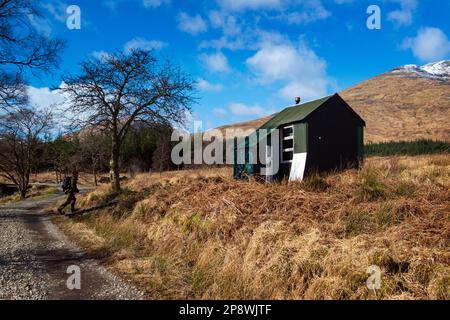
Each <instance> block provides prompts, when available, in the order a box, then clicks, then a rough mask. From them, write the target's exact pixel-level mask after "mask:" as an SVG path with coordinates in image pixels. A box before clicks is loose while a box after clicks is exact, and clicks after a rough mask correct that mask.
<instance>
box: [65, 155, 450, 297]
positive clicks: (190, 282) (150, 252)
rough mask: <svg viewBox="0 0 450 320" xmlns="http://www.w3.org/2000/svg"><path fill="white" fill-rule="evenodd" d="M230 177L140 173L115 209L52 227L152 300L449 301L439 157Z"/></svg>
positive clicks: (444, 178)
mask: <svg viewBox="0 0 450 320" xmlns="http://www.w3.org/2000/svg"><path fill="white" fill-rule="evenodd" d="M230 175H231V173H230V172H229V169H226V168H223V169H211V170H204V171H184V172H172V173H164V174H162V175H159V174H152V175H148V174H142V175H139V176H137V177H136V178H135V179H133V180H130V181H129V182H128V183H127V185H126V190H125V191H124V192H123V193H122V194H121V195H119V196H118V198H119V199H120V200H121V201H120V205H118V206H117V207H115V208H113V209H105V210H103V211H100V212H96V213H93V214H90V215H87V216H84V217H79V218H76V219H73V220H69V219H64V218H59V217H58V223H59V225H60V226H61V228H62V229H63V230H64V231H65V232H66V233H67V234H68V235H69V236H71V237H72V238H73V239H75V240H76V241H77V242H78V243H79V244H80V245H81V246H83V247H84V248H86V250H88V252H89V253H90V254H91V255H93V256H95V257H99V258H101V259H103V261H104V263H105V264H106V265H108V266H109V267H110V268H111V269H113V270H114V271H115V272H118V273H120V274H122V275H123V276H124V277H126V278H128V279H130V280H131V281H133V282H135V283H136V284H137V285H138V286H139V287H140V288H142V289H143V290H144V291H145V292H146V293H147V294H148V297H150V298H162V299H178V298H188V299H191V298H196V299H203V298H213V299H254V298H258V299H303V298H306V299H450V295H449V292H450V267H449V266H450V255H449V251H448V243H449V242H448V241H449V237H450V221H449V213H450V190H449V187H450V179H449V178H450V158H449V157H448V155H433V156H419V157H386V158H376V157H375V158H370V159H368V160H367V162H366V164H365V166H364V168H363V169H362V170H360V171H356V170H353V171H346V172H343V173H335V174H330V175H327V176H324V177H319V176H315V177H311V178H309V179H308V180H307V181H304V182H302V183H289V184H288V183H280V184H272V185H266V184H262V183H258V182H254V181H251V182H243V181H236V180H233V179H230ZM111 197H113V196H112V195H109V194H108V192H107V190H106V188H100V189H97V190H96V191H94V192H92V193H90V194H87V195H85V196H83V197H82V200H81V201H80V203H81V205H83V206H87V205H91V204H94V203H99V202H102V201H104V200H105V199H107V198H111ZM371 265H378V266H379V267H380V268H381V270H382V279H381V281H382V282H381V289H380V290H377V291H370V290H369V289H367V286H366V280H367V278H368V274H367V273H366V271H367V268H368V267H369V266H371Z"/></svg>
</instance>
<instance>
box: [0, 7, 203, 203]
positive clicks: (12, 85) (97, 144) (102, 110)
mask: <svg viewBox="0 0 450 320" xmlns="http://www.w3.org/2000/svg"><path fill="white" fill-rule="evenodd" d="M39 16H41V12H40V11H39V7H38V5H36V2H35V1H30V0H0V175H1V176H3V177H5V178H7V179H8V180H10V181H12V182H13V183H16V184H17V185H18V186H19V190H20V192H21V195H22V196H23V197H25V195H26V191H27V188H28V184H29V177H30V173H31V172H32V170H39V169H41V168H45V167H46V166H51V167H52V168H53V169H54V170H55V172H56V175H57V176H58V178H57V179H59V178H60V177H59V175H60V174H61V173H62V172H64V171H65V170H68V166H70V165H71V164H75V163H76V164H77V165H78V166H81V165H84V164H85V163H86V162H87V163H90V166H91V168H92V171H93V173H96V171H97V170H103V169H105V167H106V166H108V168H109V171H110V177H111V187H112V189H113V191H116V192H117V191H120V188H121V186H120V172H121V170H122V169H123V164H126V163H131V162H133V160H134V161H135V165H136V161H137V160H140V162H141V163H140V164H139V166H140V167H141V168H148V167H150V166H152V165H153V166H157V167H158V168H157V169H159V170H163V169H166V167H167V166H168V154H170V153H167V151H169V149H170V144H169V142H168V139H167V137H168V136H169V133H170V131H171V128H172V126H173V125H174V124H177V125H179V124H183V122H184V120H185V116H186V114H188V113H189V112H190V104H191V103H192V102H194V100H195V97H194V83H193V81H192V79H191V78H190V77H189V76H188V75H186V74H185V73H183V72H182V70H181V68H180V67H179V66H176V65H174V64H173V63H171V62H170V61H168V60H165V61H160V60H158V59H156V57H155V56H154V55H153V54H152V52H151V51H146V50H133V51H131V52H122V51H117V52H115V53H111V54H109V55H106V56H103V57H101V58H94V57H92V58H87V59H86V60H85V61H82V62H81V64H80V70H79V72H78V73H77V74H72V75H67V76H64V77H62V79H60V80H61V81H60V82H61V83H63V84H64V85H62V86H61V87H60V88H59V89H58V90H59V91H60V93H61V94H62V95H63V96H64V97H66V98H67V100H66V101H65V103H64V105H63V106H61V108H62V112H61V113H60V114H56V113H55V112H54V110H53V111H50V110H42V109H38V108H37V107H36V106H32V105H30V103H29V99H28V97H27V86H26V80H28V79H30V78H32V77H34V76H37V75H38V74H39V73H46V72H49V71H52V70H54V69H56V68H57V67H58V62H59V58H58V57H59V56H60V54H61V51H62V50H63V48H64V41H62V40H60V39H51V38H49V37H48V36H46V35H42V34H40V33H39V32H38V31H37V30H36V29H35V28H34V27H33V25H32V23H31V22H32V21H33V19H35V18H36V17H39ZM62 115H64V116H62ZM56 123H59V124H60V123H63V124H64V126H65V127H66V129H68V130H69V131H68V132H70V133H66V134H65V135H64V136H63V137H57V136H56V134H55V132H56V131H57V126H55V124H56ZM169 152H170V151H169ZM80 158H81V160H80ZM106 159H108V160H106ZM72 167H73V166H72ZM94 176H96V174H94Z"/></svg>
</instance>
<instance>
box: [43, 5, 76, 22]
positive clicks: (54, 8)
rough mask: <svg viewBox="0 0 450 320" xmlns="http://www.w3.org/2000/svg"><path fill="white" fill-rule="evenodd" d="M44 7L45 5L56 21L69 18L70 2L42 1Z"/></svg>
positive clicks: (63, 20) (64, 20)
mask: <svg viewBox="0 0 450 320" xmlns="http://www.w3.org/2000/svg"><path fill="white" fill-rule="evenodd" d="M41 5H42V7H44V8H45V9H46V10H47V11H48V12H49V13H50V14H51V15H52V16H53V18H54V19H55V20H56V21H59V22H64V23H65V22H66V19H67V13H66V10H67V7H69V5H68V4H66V3H63V2H59V3H58V4H53V3H50V2H47V3H42V4H41Z"/></svg>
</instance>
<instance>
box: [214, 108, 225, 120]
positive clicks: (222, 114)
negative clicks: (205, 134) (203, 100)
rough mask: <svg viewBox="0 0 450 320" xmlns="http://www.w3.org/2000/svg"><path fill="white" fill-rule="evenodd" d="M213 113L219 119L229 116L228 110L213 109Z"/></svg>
mask: <svg viewBox="0 0 450 320" xmlns="http://www.w3.org/2000/svg"><path fill="white" fill-rule="evenodd" d="M213 113H214V116H216V117H218V118H223V117H225V116H226V115H227V114H228V112H227V110H225V109H223V108H215V109H213Z"/></svg>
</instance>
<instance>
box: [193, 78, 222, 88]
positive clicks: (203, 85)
mask: <svg viewBox="0 0 450 320" xmlns="http://www.w3.org/2000/svg"><path fill="white" fill-rule="evenodd" d="M197 87H198V89H199V90H201V91H221V90H222V89H223V86H222V85H221V84H220V83H217V84H214V83H211V82H208V81H206V80H205V79H202V78H199V79H197Z"/></svg>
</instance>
